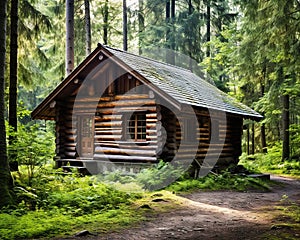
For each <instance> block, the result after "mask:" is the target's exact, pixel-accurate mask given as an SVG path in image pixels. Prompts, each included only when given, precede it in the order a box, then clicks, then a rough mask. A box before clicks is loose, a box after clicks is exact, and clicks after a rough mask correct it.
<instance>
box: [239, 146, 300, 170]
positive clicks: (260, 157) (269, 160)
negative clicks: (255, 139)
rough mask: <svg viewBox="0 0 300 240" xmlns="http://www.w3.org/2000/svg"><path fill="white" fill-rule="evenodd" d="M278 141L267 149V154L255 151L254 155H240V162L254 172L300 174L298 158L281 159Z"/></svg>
mask: <svg viewBox="0 0 300 240" xmlns="http://www.w3.org/2000/svg"><path fill="white" fill-rule="evenodd" d="M281 151H282V149H281V145H280V143H278V144H276V145H275V146H273V147H271V148H269V149H268V153H267V154H262V153H257V154H255V155H250V156H247V155H246V154H243V155H242V156H241V158H240V159H241V160H240V164H242V165H244V166H245V167H246V168H248V169H251V170H253V171H256V172H270V173H276V174H288V175H292V176H299V175H300V162H299V161H298V160H292V159H290V160H285V161H282V159H281Z"/></svg>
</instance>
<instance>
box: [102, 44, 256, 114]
mask: <svg viewBox="0 0 300 240" xmlns="http://www.w3.org/2000/svg"><path fill="white" fill-rule="evenodd" d="M105 48H106V49H107V50H108V51H110V52H111V53H112V54H113V55H114V56H115V57H117V58H118V59H120V60H121V61H123V62H124V63H125V64H126V65H128V66H129V67H130V68H132V69H134V70H135V71H137V72H138V73H139V74H141V75H142V76H144V77H145V78H146V79H148V80H149V81H150V82H151V83H153V84H154V85H155V86H156V87H157V88H159V89H161V90H163V91H164V92H165V93H166V94H168V95H169V96H171V97H172V98H174V99H175V100H177V101H178V102H180V103H181V104H188V105H192V106H197V107H204V108H208V109H214V110H220V111H225V112H229V113H234V114H239V115H243V116H244V117H248V118H255V119H259V118H261V117H262V116H261V115H260V114H258V113H257V112H255V111H254V110H252V109H251V108H249V107H248V106H246V105H244V104H242V103H240V102H238V101H237V100H236V99H234V98H232V97H230V96H229V95H227V94H226V93H224V92H222V91H221V90H219V89H218V88H217V87H216V86H214V85H212V84H210V83H209V82H207V81H206V80H205V79H203V78H201V77H199V76H197V75H196V74H194V73H192V72H191V71H190V70H187V69H184V68H181V67H177V66H173V65H170V64H166V63H163V62H159V61H156V60H153V59H149V58H146V57H142V56H138V55H135V54H131V53H128V52H124V51H121V50H118V49H113V48H110V47H107V46H105Z"/></svg>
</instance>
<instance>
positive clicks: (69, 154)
mask: <svg viewBox="0 0 300 240" xmlns="http://www.w3.org/2000/svg"><path fill="white" fill-rule="evenodd" d="M64 155H65V156H67V157H74V158H75V156H76V152H68V151H64Z"/></svg>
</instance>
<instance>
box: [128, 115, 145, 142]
mask: <svg viewBox="0 0 300 240" xmlns="http://www.w3.org/2000/svg"><path fill="white" fill-rule="evenodd" d="M139 116H142V119H139ZM146 121H147V116H146V113H145V112H134V113H133V114H128V115H127V117H126V124H125V126H126V129H125V133H126V140H131V141H133V142H146V141H147V123H146ZM132 123H133V124H132Z"/></svg>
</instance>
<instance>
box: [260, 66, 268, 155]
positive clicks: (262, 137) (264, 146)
mask: <svg viewBox="0 0 300 240" xmlns="http://www.w3.org/2000/svg"><path fill="white" fill-rule="evenodd" d="M263 72H264V74H263V75H264V80H265V76H266V69H265V68H264V71H263ZM264 82H265V81H264ZM260 93H261V97H263V96H264V95H265V85H264V83H262V82H261V83H260ZM262 115H263V116H264V115H265V113H262ZM260 140H261V147H262V151H263V153H267V152H268V149H267V141H266V124H265V123H262V125H261V127H260Z"/></svg>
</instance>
